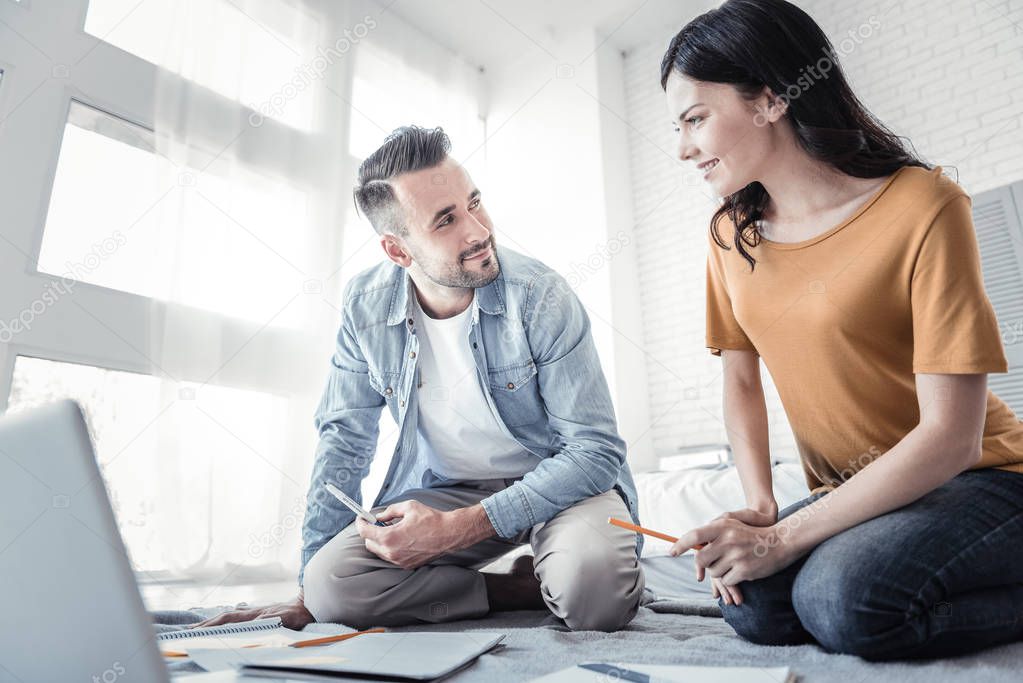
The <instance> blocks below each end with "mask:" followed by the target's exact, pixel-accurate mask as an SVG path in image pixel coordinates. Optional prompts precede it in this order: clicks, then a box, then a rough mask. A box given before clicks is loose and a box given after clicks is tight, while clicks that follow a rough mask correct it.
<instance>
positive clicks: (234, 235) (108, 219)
mask: <svg viewBox="0 0 1023 683" xmlns="http://www.w3.org/2000/svg"><path fill="white" fill-rule="evenodd" d="M239 175H240V176H241V180H242V181H244V182H240V181H239ZM305 212H306V207H305V202H304V195H303V194H302V192H300V191H298V190H297V189H295V188H293V187H291V186H290V185H288V184H287V183H286V182H280V181H278V182H275V181H272V180H270V179H268V178H265V177H262V176H260V175H259V174H257V173H255V172H248V173H242V174H237V173H236V175H235V178H234V181H233V182H231V183H228V182H225V181H224V180H223V179H221V178H219V177H218V176H217V175H216V174H215V173H212V172H207V173H203V174H199V173H198V172H197V171H196V170H194V169H190V168H186V167H178V166H175V165H174V164H173V163H171V162H170V161H168V160H167V159H166V158H164V157H162V156H159V155H158V154H156V153H155V152H154V149H153V136H152V133H151V132H150V131H148V130H146V129H144V128H142V127H140V126H137V125H135V124H132V123H128V122H127V121H124V120H122V119H119V118H116V117H114V116H110V115H109V114H106V113H104V112H101V111H98V110H96V109H93V108H91V107H88V106H86V105H84V104H81V103H79V102H76V101H72V102H71V106H70V109H69V113H68V122H67V125H66V126H65V128H64V139H63V142H62V145H61V150H60V157H59V160H58V162H57V172H56V177H55V178H54V185H53V193H52V196H51V198H50V209H49V213H48V215H47V219H46V227H45V229H44V231H43V241H42V248H41V250H40V254H39V263H38V269H39V270H40V271H41V272H44V273H48V274H50V275H56V276H58V277H69V278H72V279H74V280H78V281H82V282H88V283H90V284H94V285H100V286H103V287H109V288H111V289H119V290H122V291H125V292H131V293H133V294H139V295H142V296H147V297H157V298H160V299H165V300H168V301H174V302H176V303H181V304H185V305H188V306H194V307H196V308H200V309H204V310H210V311H214V312H217V313H224V314H229V315H232V316H237V317H240V318H244V319H247V320H255V321H259V322H263V321H265V320H267V319H269V318H271V317H272V316H273V315H274V313H275V312H277V311H279V310H281V308H282V307H283V306H284V305H285V304H286V303H287V302H288V300H289V299H290V298H291V297H292V296H294V294H295V292H298V291H301V287H302V282H303V280H304V279H306V278H307V276H306V275H305V274H304V273H303V272H302V270H301V269H300V268H298V267H297V266H295V265H293V264H295V263H302V262H303V257H302V256H301V255H302V254H304V253H305V250H306V249H307V248H308V241H307V239H308V233H307V232H304V231H295V230H292V229H290V228H291V226H295V225H304V224H305V220H306V219H305ZM240 233H248V235H249V236H248V237H244V238H243V239H238V236H239V234H240ZM249 237H251V239H250V238H249ZM225 244H230V245H231V249H230V258H225V256H226V255H227V252H226V251H225V250H224V249H223V248H221V245H225ZM182 270H183V271H186V272H188V273H189V277H187V278H180V277H170V274H171V273H173V272H180V271H182ZM168 283H174V285H173V288H170V286H169V285H168ZM294 314H295V311H289V310H285V311H284V312H283V313H282V314H281V315H280V316H278V317H276V318H274V324H275V325H277V326H286V325H289V324H290V325H292V326H294V325H296V324H298V323H297V321H296V319H295V318H294V317H293V316H294Z"/></svg>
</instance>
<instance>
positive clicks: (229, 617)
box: [188, 591, 316, 631]
mask: <svg viewBox="0 0 1023 683" xmlns="http://www.w3.org/2000/svg"><path fill="white" fill-rule="evenodd" d="M266 617H280V618H281V625H283V626H284V627H285V628H290V629H292V630H295V631H301V630H302V629H304V628H305V627H306V625H307V624H311V623H312V622H314V621H316V620H315V619H314V618H313V615H312V614H310V613H309V610H307V609H306V608H305V603H304V602H303V600H302V591H299V594H298V597H296V598H295V599H294V600H290V601H288V602H280V603H277V604H276V605H266V606H263V607H246V608H244V609H234V610H231V611H230V612H222V613H220V614H218V615H217V616H215V617H210V618H209V619H207V620H206V621H200V622H199V623H198V624H192V625H191V626H189V627H188V628H199V627H201V626H219V625H220V624H227V623H231V622H235V621H252V620H253V619H264V618H266Z"/></svg>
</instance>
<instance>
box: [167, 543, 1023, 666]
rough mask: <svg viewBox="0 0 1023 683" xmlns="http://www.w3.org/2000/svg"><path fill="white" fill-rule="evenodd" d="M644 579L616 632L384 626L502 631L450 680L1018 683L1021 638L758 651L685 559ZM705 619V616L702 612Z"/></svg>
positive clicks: (529, 625) (543, 625) (652, 569)
mask: <svg viewBox="0 0 1023 683" xmlns="http://www.w3.org/2000/svg"><path fill="white" fill-rule="evenodd" d="M644 566H645V568H646V573H647V585H648V586H649V587H651V588H653V589H654V591H656V592H657V595H648V596H647V599H648V602H647V603H646V605H645V606H644V607H642V608H640V611H639V614H638V615H637V616H636V618H635V620H633V622H632V623H631V624H629V626H628V627H627V628H626V629H624V630H622V631H618V632H617V633H601V632H596V631H584V632H573V631H570V630H568V629H567V628H565V626H564V624H563V623H562V622H561V620H559V619H557V618H555V617H554V616H553V615H551V614H550V613H547V612H505V613H498V614H496V615H494V616H489V617H486V618H484V619H475V620H470V621H460V622H452V623H448V624H436V625H423V626H410V627H404V628H395V629H390V630H393V631H397V632H411V631H491V632H500V633H506V634H507V638H506V639H505V641H504V645H503V646H501V647H499V648H498V649H497V650H495V651H493V652H492V653H490V654H487V655H485V656H483V657H481V658H480V659H479V661H477V662H476V663H475V664H474V665H473V666H471V667H470V668H468V669H466V670H464V671H462V672H460V673H458V674H456V675H454V676H452V677H451V678H449V679H446V680H448V681H451V682H452V683H463V682H464V683H469V682H484V681H485V682H486V683H503V682H505V681H509V682H510V681H523V680H529V679H530V678H533V677H537V676H542V675H544V674H548V673H551V672H553V671H557V670H559V669H562V668H565V667H566V666H571V665H572V664H576V663H579V662H585V661H612V662H635V663H648V664H696V665H704V666H711V665H713V666H717V665H731V666H763V667H769V666H790V667H792V669H793V671H795V672H796V673H797V674H799V676H800V677H801V678H800V680H801V681H804V682H807V683H816V682H818V681H819V682H821V683H826V682H834V683H861V682H864V683H866V682H867V681H870V682H871V683H875V682H883V681H893V682H897V683H945V682H946V681H948V682H960V681H962V682H963V683H966V682H969V683H987V682H988V681H990V682H991V683H1000V682H1003V681H1004V682H1005V683H1010V682H1012V683H1019V681H1020V680H1023V673H1021V672H1023V643H1016V644H1013V645H1006V646H1002V647H997V648H991V649H989V650H986V651H984V652H981V653H978V654H976V655H971V656H968V657H960V658H956V659H945V660H935V661H926V662H899V663H884V664H874V663H870V662H866V661H864V660H862V659H860V658H858V657H852V656H848V655H834V654H828V653H826V652H825V651H823V650H822V649H821V648H819V647H817V646H816V645H800V646H794V647H764V646H760V645H753V644H751V643H749V642H747V641H744V640H742V639H741V638H739V637H738V636H736V635H735V633H734V632H733V631H732V629H731V628H730V627H729V626H728V625H727V624H726V623H725V622H724V621H723V620H722V619H721V618H720V610H719V609H718V608H717V604H716V601H714V600H713V599H712V598H711V597H710V594H709V593H708V592H707V590H708V589H707V588H706V587H705V586H703V585H701V584H699V583H697V582H696V581H695V580H694V579H693V578H692V565H691V560H690V559H689V558H687V557H681V558H655V559H652V560H650V559H648V560H644ZM228 608H229V607H210V608H202V609H195V610H190V611H185V612H154V613H153V618H154V621H156V622H157V630H173V629H177V628H181V626H180V625H179V624H190V623H195V622H196V621H199V620H201V619H203V618H206V617H207V616H212V615H214V614H217V613H219V612H221V611H223V610H224V609H228ZM700 615H706V616H700ZM305 630H306V631H308V632H310V633H341V632H346V631H348V630H350V629H347V628H346V627H344V626H341V625H339V624H310V625H309V626H307V627H306V629H305ZM171 668H172V671H174V672H175V673H176V675H181V676H183V677H184V675H185V674H186V673H187V672H194V671H200V669H199V668H198V667H197V666H195V665H194V664H192V663H190V662H176V663H174V664H172V665H171Z"/></svg>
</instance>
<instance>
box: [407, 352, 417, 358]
mask: <svg viewBox="0 0 1023 683" xmlns="http://www.w3.org/2000/svg"><path fill="white" fill-rule="evenodd" d="M408 357H409V358H415V357H416V352H415V351H411V352H409V355H408Z"/></svg>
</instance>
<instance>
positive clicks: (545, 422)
mask: <svg viewBox="0 0 1023 683" xmlns="http://www.w3.org/2000/svg"><path fill="white" fill-rule="evenodd" d="M449 149H450V143H449V141H448V138H447V136H446V135H445V134H444V132H443V131H442V130H441V129H439V128H438V129H433V130H429V129H423V128H418V127H408V128H400V129H398V130H396V131H395V132H394V133H392V134H391V135H390V136H389V137H388V138H387V140H386V141H385V142H384V144H383V145H382V146H381V147H380V148H379V149H378V150H377V151H375V152H374V153H373V154H372V155H370V156H369V158H367V159H366V160H365V162H364V163H363V164H362V166H361V167H360V169H359V179H358V180H359V185H358V187H357V188H356V189H355V199H356V202H357V205H358V207H359V209H360V210H361V211H362V212H363V214H365V215H366V216H367V218H368V219H369V220H370V222H371V223H372V225H373V227H374V229H375V230H376V231H377V232H378V233H379V234H380V244H381V246H382V247H383V250H384V253H385V254H386V256H387V259H388V260H387V261H386V262H384V263H382V264H380V265H378V266H376V267H374V268H371V269H369V270H367V271H365V272H363V273H361V274H359V275H358V276H356V277H355V278H354V279H353V280H352V282H351V283H350V284H349V285H348V287H347V289H346V292H345V297H344V311H343V314H342V321H341V328H340V331H339V332H338V336H337V347H336V351H335V353H334V356H333V358H332V365H331V371H330V375H329V377H328V380H327V386H326V389H325V391H324V393H323V398H322V400H321V402H320V405H319V407H318V409H317V414H316V420H315V422H316V426H317V429H318V430H319V434H320V442H319V447H318V449H317V454H316V461H315V465H314V468H313V474H312V483H311V487H310V491H309V499H308V506H307V509H306V518H305V524H304V527H303V549H302V570H301V571H300V573H299V584H300V586H301V587H302V588H301V589H300V592H299V596H298V598H296V599H295V600H293V601H291V602H288V603H283V604H281V605H274V606H271V607H269V608H263V609H254V610H240V611H235V612H230V613H227V614H224V615H221V616H219V617H216V618H214V619H211V620H208V621H207V622H204V624H205V625H213V624H216V623H221V622H222V621H235V620H241V619H252V618H257V617H263V616H281V617H282V619H283V620H284V621H285V624H286V625H289V626H290V627H291V628H302V627H303V626H304V625H305V624H306V623H308V622H309V621H311V620H313V619H315V620H316V621H338V622H343V623H345V624H348V625H350V626H354V627H359V628H362V627H369V626H393V625H403V624H415V623H423V622H441V621H451V620H455V619H465V618H472V617H480V616H483V615H485V614H487V613H488V612H489V611H491V610H508V609H543V608H544V607H545V606H546V607H547V608H549V609H550V610H551V612H553V613H554V614H555V615H556V616H558V617H560V618H561V619H563V620H564V622H565V623H566V624H567V625H568V626H569V627H570V628H573V629H589V630H603V631H610V630H616V629H618V628H621V627H622V626H624V625H625V624H627V623H628V622H629V621H631V620H632V618H633V617H634V616H635V614H636V611H637V609H638V606H639V600H640V596H641V594H642V592H643V587H644V578H643V573H642V570H641V568H640V565H639V561H638V551H639V546H640V545H641V543H642V541H641V539H639V538H637V535H636V534H633V533H631V532H628V531H625V530H623V529H620V528H618V527H615V526H611V525H609V524H608V523H607V519H608V517H619V518H626V517H631V518H632V519H633V520H634V521H638V519H637V512H636V510H637V506H636V491H635V486H634V484H633V481H632V476H631V473H630V471H629V467H628V465H627V464H626V462H625V445H624V443H623V441H622V439H621V437H620V436H619V435H618V433H617V429H616V425H615V417H614V412H613V409H612V406H611V399H610V396H609V392H608V388H607V383H606V381H605V379H604V375H603V373H602V372H601V369H600V364H599V361H598V358H597V354H596V350H595V348H594V345H593V341H592V338H591V336H590V330H589V320H588V317H587V315H586V312H585V310H584V309H583V307H582V305H581V304H580V303H579V301H578V299H577V298H576V296H575V295H574V293H573V292H572V291H571V290H570V288H569V287H568V285H567V283H566V282H565V280H564V278H562V277H561V276H559V275H558V274H556V273H555V272H554V271H552V270H551V269H550V268H548V267H547V266H545V265H543V264H542V263H540V262H538V261H536V260H533V259H530V258H527V257H525V256H523V255H521V254H518V253H516V252H514V251H511V250H508V249H505V248H498V247H497V245H496V243H495V240H494V228H493V224H492V223H491V220H490V217H489V216H488V215H487V212H486V209H485V208H484V207H483V203H482V198H481V194H480V191H479V189H477V188H476V187H475V186H474V185H473V183H472V180H471V179H470V177H469V175H468V174H467V173H466V171H465V169H463V168H462V167H461V166H459V165H458V164H457V163H456V162H455V161H454V160H453V159H452V158H451V157H450V156H449V155H448V152H449ZM385 405H386V406H387V408H388V409H389V410H390V412H391V415H392V416H393V417H394V419H395V421H396V423H397V425H398V430H399V438H398V445H397V448H396V449H395V451H394V455H393V457H392V460H391V464H390V469H389V470H388V472H387V475H386V477H385V480H384V484H383V488H382V490H381V491H380V493H379V495H378V496H377V500H376V502H375V506H376V507H375V508H374V512H375V513H376V516H377V517H378V519H379V520H380V521H384V522H389V523H390V524H389V525H387V526H373V525H371V524H367V523H366V522H364V521H362V520H361V519H360V520H356V519H355V515H354V514H353V513H352V512H350V511H349V510H348V508H346V507H345V506H343V505H342V504H341V503H340V502H339V501H338V500H336V499H335V498H334V497H333V496H332V495H331V494H330V493H329V492H328V491H326V489H325V488H324V484H325V483H327V482H331V483H333V484H334V485H335V486H337V487H339V488H340V489H342V490H343V491H344V492H345V493H347V494H348V495H349V496H351V497H352V498H354V499H356V500H361V494H360V483H361V481H362V479H363V478H364V477H365V476H366V474H367V472H368V471H369V465H370V461H371V460H372V458H373V456H374V454H375V452H376V447H377V436H378V421H379V415H380V410H381V408H382V407H383V406H385ZM525 543H530V544H531V546H532V551H533V557H532V558H530V557H528V556H527V557H523V558H519V559H518V560H517V561H516V562H515V564H514V565H513V567H512V571H511V572H509V573H507V574H499V573H489V572H480V571H479V569H480V568H481V567H483V566H485V565H487V564H489V563H490V562H491V561H493V560H494V559H496V558H498V557H500V556H502V555H504V554H505V553H507V552H509V551H510V550H513V549H515V548H516V547H519V546H521V545H522V544H525Z"/></svg>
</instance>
